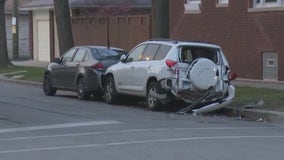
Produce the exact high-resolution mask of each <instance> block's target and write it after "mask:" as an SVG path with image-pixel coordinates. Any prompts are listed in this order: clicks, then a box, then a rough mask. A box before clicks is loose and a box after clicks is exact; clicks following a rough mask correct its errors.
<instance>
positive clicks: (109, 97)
mask: <svg viewBox="0 0 284 160" xmlns="http://www.w3.org/2000/svg"><path fill="white" fill-rule="evenodd" d="M104 98H105V102H106V103H109V104H113V103H114V102H115V100H116V98H117V91H116V89H115V84H114V80H113V77H108V78H107V82H106V85H105V88H104Z"/></svg>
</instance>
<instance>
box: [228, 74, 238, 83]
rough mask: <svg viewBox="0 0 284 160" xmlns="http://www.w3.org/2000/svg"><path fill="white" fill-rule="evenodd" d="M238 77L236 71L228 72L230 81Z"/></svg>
mask: <svg viewBox="0 0 284 160" xmlns="http://www.w3.org/2000/svg"><path fill="white" fill-rule="evenodd" d="M237 77H238V75H237V74H236V73H233V72H229V74H228V79H229V81H232V80H235V79H236V78H237Z"/></svg>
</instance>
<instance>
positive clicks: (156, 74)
mask: <svg viewBox="0 0 284 160" xmlns="http://www.w3.org/2000/svg"><path fill="white" fill-rule="evenodd" d="M102 78H103V80H102V82H103V84H102V85H103V87H104V98H105V101H106V102H107V103H115V102H116V101H117V100H118V96H119V94H125V95H134V96H141V97H145V98H146V100H147V106H148V108H149V109H150V110H156V109H159V108H160V107H161V106H164V104H167V103H169V102H171V101H173V100H177V99H181V100H183V101H185V102H187V103H188V104H189V106H188V107H185V108H184V109H183V110H181V111H180V112H181V113H184V112H188V111H193V112H194V113H196V114H199V113H204V112H210V111H213V110H216V109H219V108H222V107H224V106H225V105H227V104H228V103H229V102H231V100H232V99H233V98H234V96H235V88H234V86H233V85H232V84H231V83H230V81H231V80H233V79H234V78H236V74H233V73H231V72H230V67H229V64H228V61H227V60H226V58H225V56H224V54H223V52H222V49H221V47H220V46H217V45H213V44H208V43H197V42H181V41H175V40H149V41H146V42H143V43H141V44H139V45H137V46H136V47H135V48H134V49H132V50H131V51H130V52H129V54H128V55H126V56H124V55H123V56H122V57H121V62H119V63H117V64H115V65H113V66H111V67H109V68H108V69H107V71H106V73H105V75H104V77H102Z"/></svg>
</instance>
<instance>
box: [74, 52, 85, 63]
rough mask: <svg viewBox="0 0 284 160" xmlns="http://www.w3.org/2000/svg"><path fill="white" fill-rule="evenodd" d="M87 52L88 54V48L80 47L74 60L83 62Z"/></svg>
mask: <svg viewBox="0 0 284 160" xmlns="http://www.w3.org/2000/svg"><path fill="white" fill-rule="evenodd" d="M85 54H86V50H85V49H79V50H78V51H77V52H76V55H75V57H74V59H73V62H83V61H84V57H85Z"/></svg>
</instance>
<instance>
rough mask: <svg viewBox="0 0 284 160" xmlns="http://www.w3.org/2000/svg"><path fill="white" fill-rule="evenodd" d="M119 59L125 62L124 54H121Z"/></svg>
mask: <svg viewBox="0 0 284 160" xmlns="http://www.w3.org/2000/svg"><path fill="white" fill-rule="evenodd" d="M120 61H121V62H123V63H125V62H126V55H124V54H123V55H122V56H121V57H120Z"/></svg>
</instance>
